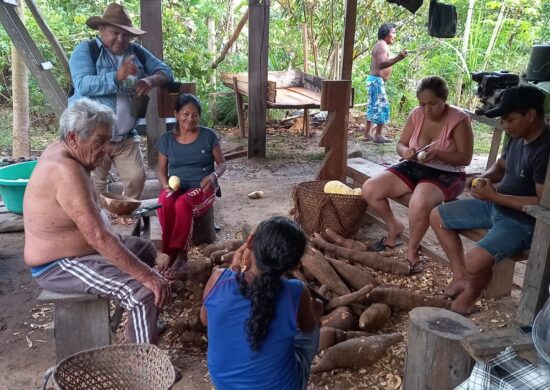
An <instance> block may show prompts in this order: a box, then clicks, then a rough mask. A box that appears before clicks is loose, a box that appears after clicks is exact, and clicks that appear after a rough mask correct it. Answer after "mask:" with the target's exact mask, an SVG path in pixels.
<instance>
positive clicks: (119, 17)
mask: <svg viewBox="0 0 550 390" xmlns="http://www.w3.org/2000/svg"><path fill="white" fill-rule="evenodd" d="M86 24H87V25H88V27H90V28H93V29H94V30H98V29H99V26H100V25H102V24H110V25H112V26H116V27H119V28H122V29H123V30H126V31H128V32H129V33H130V34H132V35H134V36H136V35H143V34H145V33H147V31H143V30H140V29H139V28H135V27H133V25H132V19H130V15H128V12H126V9H124V7H123V6H121V5H120V4H116V3H111V4H109V5H108V6H107V8H106V9H105V12H104V13H103V16H101V17H99V16H92V17H91V18H89V19H88V20H87V21H86Z"/></svg>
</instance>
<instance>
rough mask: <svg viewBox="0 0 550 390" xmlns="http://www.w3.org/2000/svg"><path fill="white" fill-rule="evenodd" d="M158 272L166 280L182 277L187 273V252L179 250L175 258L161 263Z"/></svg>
mask: <svg viewBox="0 0 550 390" xmlns="http://www.w3.org/2000/svg"><path fill="white" fill-rule="evenodd" d="M159 272H160V273H161V275H162V276H164V277H165V278H166V279H168V280H177V279H184V278H185V277H186V276H187V274H188V273H189V266H188V265H187V253H183V252H180V254H178V256H177V257H176V259H175V260H172V261H170V260H168V261H167V262H164V263H162V264H161V265H160V266H159Z"/></svg>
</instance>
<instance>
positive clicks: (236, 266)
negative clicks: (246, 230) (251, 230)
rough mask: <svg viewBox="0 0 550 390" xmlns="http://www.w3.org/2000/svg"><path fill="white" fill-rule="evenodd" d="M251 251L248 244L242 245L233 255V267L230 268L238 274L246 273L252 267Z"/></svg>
mask: <svg viewBox="0 0 550 390" xmlns="http://www.w3.org/2000/svg"><path fill="white" fill-rule="evenodd" d="M250 253H251V252H250V249H249V248H248V245H247V243H246V242H245V243H244V244H242V245H241V247H240V248H239V249H237V250H236V251H235V254H234V255H233V261H232V262H231V265H230V266H229V268H231V269H232V270H233V271H235V272H238V271H241V272H244V271H246V270H247V269H249V268H250V266H251V265H252V262H251V259H250Z"/></svg>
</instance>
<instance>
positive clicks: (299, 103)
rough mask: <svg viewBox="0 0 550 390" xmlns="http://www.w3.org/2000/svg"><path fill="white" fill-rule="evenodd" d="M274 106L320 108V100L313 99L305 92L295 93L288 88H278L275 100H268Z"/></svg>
mask: <svg viewBox="0 0 550 390" xmlns="http://www.w3.org/2000/svg"><path fill="white" fill-rule="evenodd" d="M268 104H269V106H270V107H272V108H281V107H283V106H292V107H295V108H299V107H302V108H319V107H320V102H319V100H314V99H311V98H309V97H307V96H304V95H303V94H299V93H295V92H293V91H291V90H288V89H278V90H277V99H276V101H275V102H271V101H270V102H268Z"/></svg>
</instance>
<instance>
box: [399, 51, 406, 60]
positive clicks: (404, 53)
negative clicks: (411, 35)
mask: <svg viewBox="0 0 550 390" xmlns="http://www.w3.org/2000/svg"><path fill="white" fill-rule="evenodd" d="M408 55H409V52H408V51H407V50H401V51H400V52H399V54H398V55H397V57H399V60H402V59H403V58H405V57H406V56H408Z"/></svg>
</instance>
